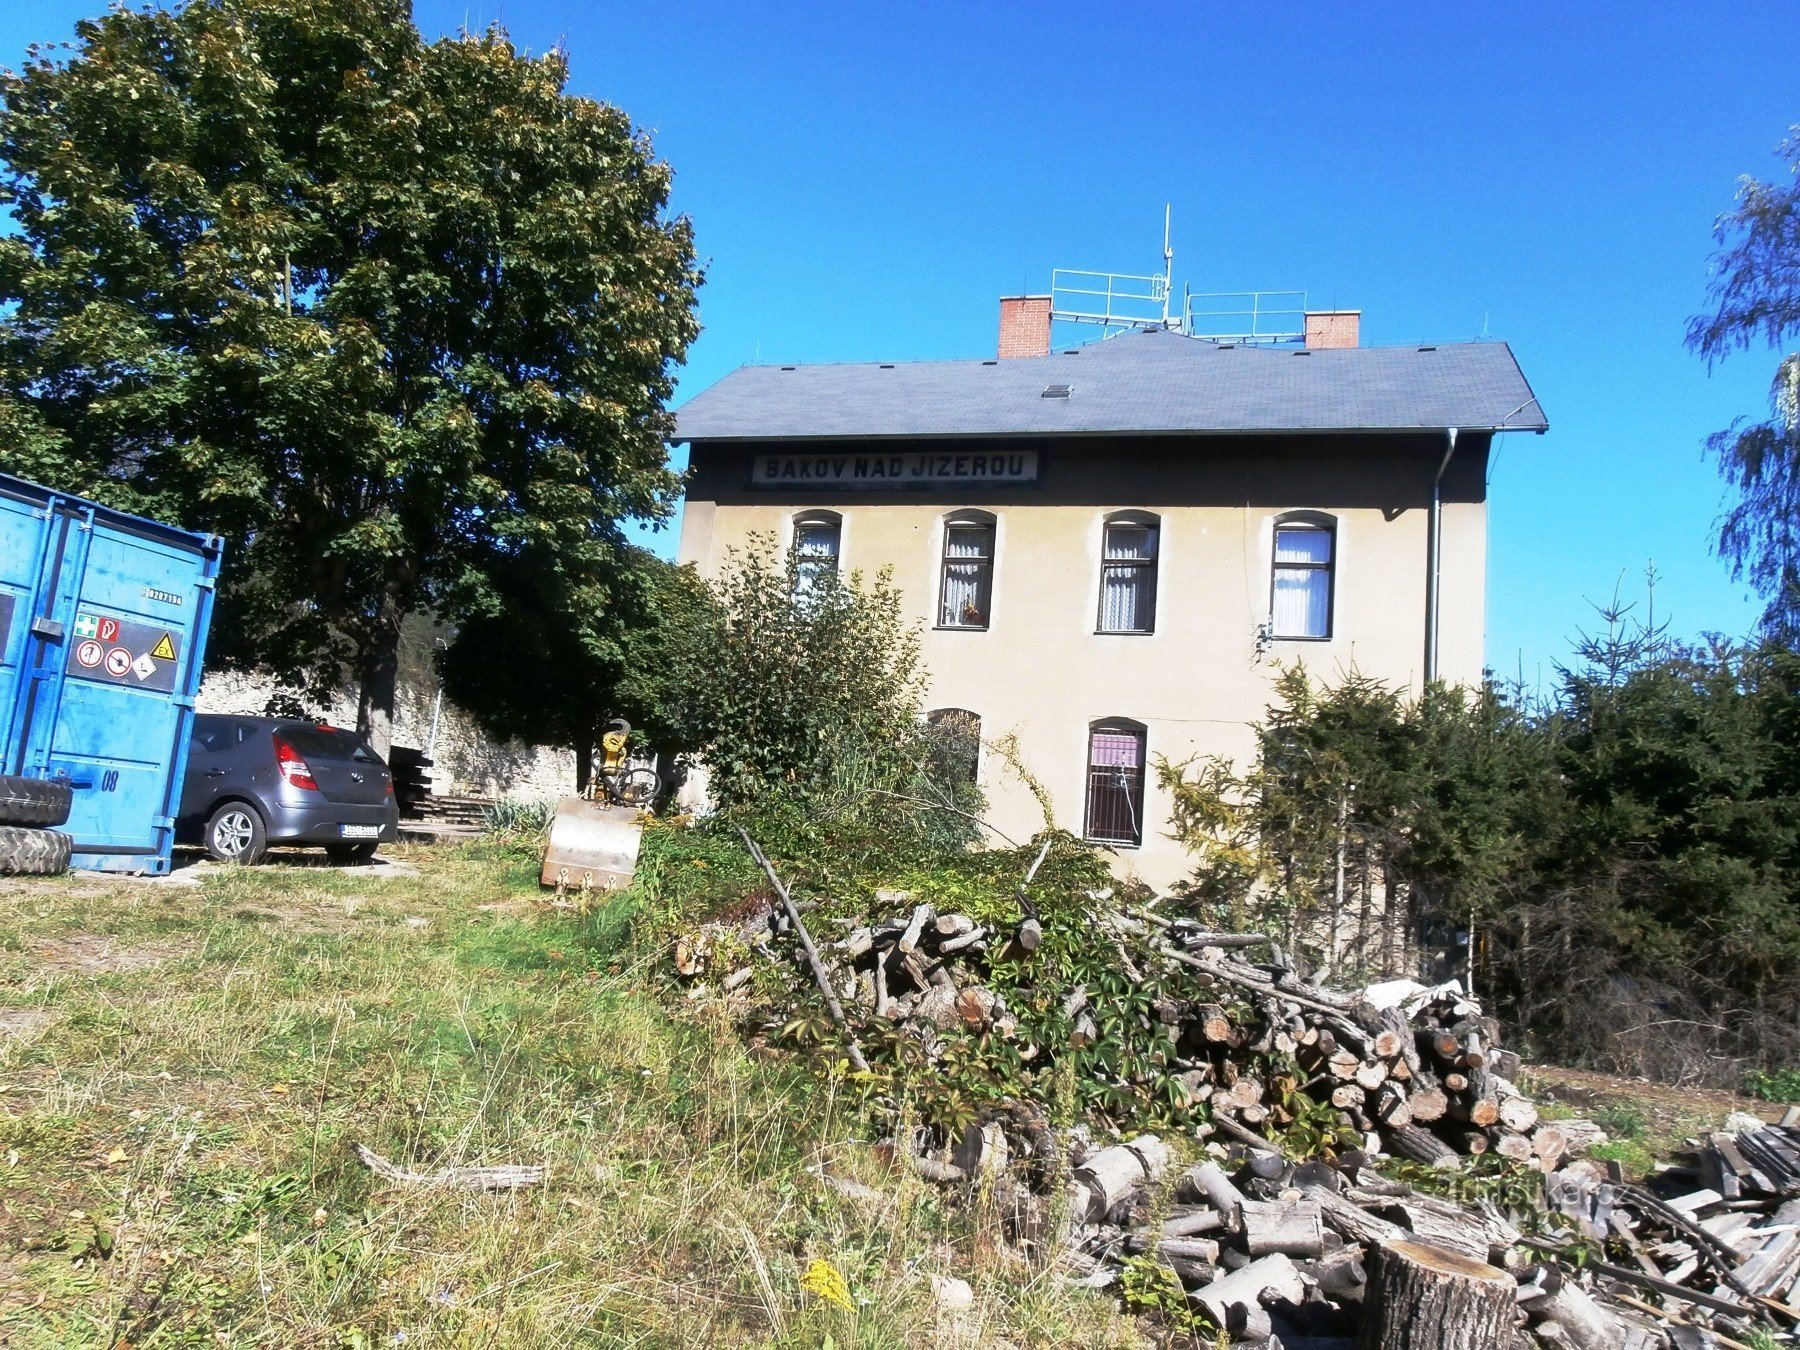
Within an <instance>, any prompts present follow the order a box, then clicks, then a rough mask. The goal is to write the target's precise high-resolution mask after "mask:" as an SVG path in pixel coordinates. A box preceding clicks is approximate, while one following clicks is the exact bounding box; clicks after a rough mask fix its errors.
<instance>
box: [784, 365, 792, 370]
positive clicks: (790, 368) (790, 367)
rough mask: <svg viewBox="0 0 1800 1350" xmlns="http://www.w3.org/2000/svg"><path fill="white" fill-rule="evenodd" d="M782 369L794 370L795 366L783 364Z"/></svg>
mask: <svg viewBox="0 0 1800 1350" xmlns="http://www.w3.org/2000/svg"><path fill="white" fill-rule="evenodd" d="M782 369H783V370H792V369H793V367H792V366H783V367H782Z"/></svg>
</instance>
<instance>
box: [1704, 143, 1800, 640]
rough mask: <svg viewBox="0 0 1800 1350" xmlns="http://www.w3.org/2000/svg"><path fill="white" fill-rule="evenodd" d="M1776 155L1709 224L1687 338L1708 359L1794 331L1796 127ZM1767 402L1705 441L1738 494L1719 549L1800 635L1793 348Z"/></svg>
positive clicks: (1788, 632) (1771, 621)
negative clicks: (1698, 298)
mask: <svg viewBox="0 0 1800 1350" xmlns="http://www.w3.org/2000/svg"><path fill="white" fill-rule="evenodd" d="M1778 153H1779V154H1780V155H1781V156H1782V158H1783V159H1784V160H1786V161H1787V163H1788V170H1789V175H1790V178H1789V181H1786V182H1773V183H1764V182H1760V181H1758V180H1756V179H1751V178H1746V179H1744V180H1743V183H1742V185H1741V186H1740V187H1739V190H1738V198H1737V205H1736V207H1735V208H1734V209H1733V210H1731V211H1729V212H1727V213H1726V214H1725V215H1723V216H1721V217H1720V218H1719V221H1718V224H1717V226H1716V228H1715V233H1716V236H1717V238H1718V241H1719V245H1720V251H1719V253H1718V255H1717V257H1716V258H1715V259H1714V273H1713V279H1712V283H1711V287H1710V292H1711V297H1712V299H1713V302H1714V303H1715V305H1716V306H1717V308H1716V309H1715V311H1714V312H1713V313H1711V314H1704V315H1700V316H1698V317H1696V318H1695V319H1693V320H1692V321H1691V322H1690V323H1689V325H1688V345H1689V346H1690V347H1692V348H1693V349H1694V350H1695V351H1697V352H1699V353H1700V354H1701V355H1702V356H1704V357H1706V359H1707V360H1708V361H1709V362H1712V361H1717V360H1720V359H1721V358H1723V357H1725V356H1726V355H1728V354H1729V353H1731V352H1732V351H1734V350H1737V349H1739V348H1745V349H1747V348H1750V347H1753V346H1755V345H1757V344H1758V343H1762V344H1766V345H1767V346H1768V347H1769V348H1771V349H1774V350H1780V348H1781V347H1782V345H1783V344H1784V343H1786V342H1787V341H1788V340H1790V339H1791V338H1793V337H1794V336H1795V335H1796V334H1800V128H1796V133H1795V134H1793V135H1790V137H1789V138H1788V139H1787V140H1785V141H1783V142H1782V144H1781V146H1780V147H1779V150H1778ZM1770 405H1771V406H1770V416H1769V417H1767V418H1766V419H1764V420H1762V421H1754V422H1753V421H1749V420H1747V419H1740V420H1739V421H1738V422H1736V423H1734V424H1733V425H1732V426H1730V427H1729V428H1727V429H1726V430H1724V431H1721V432H1719V433H1717V434H1716V435H1714V436H1712V437H1710V438H1708V440H1707V448H1708V449H1709V450H1710V451H1711V453H1712V454H1713V455H1714V456H1715V457H1716V458H1717V459H1718V461H1719V467H1720V470H1721V471H1722V472H1723V473H1724V475H1725V477H1726V479H1727V480H1728V481H1729V482H1730V483H1731V484H1732V485H1733V486H1734V487H1735V488H1736V489H1737V493H1738V497H1737V502H1736V503H1735V505H1733V506H1732V507H1731V509H1730V510H1729V511H1727V512H1726V514H1725V517H1724V519H1723V521H1722V522H1721V524H1720V529H1719V551H1720V553H1721V554H1722V555H1723V556H1724V557H1725V558H1727V559H1728V560H1729V561H1730V563H1731V565H1732V569H1733V574H1734V575H1735V576H1739V577H1744V578H1748V580H1749V581H1750V583H1751V584H1752V585H1753V586H1755V587H1756V589H1757V591H1758V593H1760V594H1761V595H1762V597H1763V599H1764V601H1765V603H1766V609H1765V612H1764V621H1765V623H1766V624H1767V625H1768V627H1769V629H1770V630H1771V632H1773V633H1775V634H1776V635H1778V636H1780V637H1782V638H1784V639H1786V640H1792V639H1793V638H1794V637H1796V636H1800V352H1789V353H1787V354H1786V355H1785V356H1783V357H1782V359H1781V362H1780V364H1779V365H1778V366H1777V367H1776V370H1775V380H1774V385H1773V387H1772V389H1771V391H1770Z"/></svg>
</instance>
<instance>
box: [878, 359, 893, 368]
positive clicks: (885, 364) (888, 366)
mask: <svg viewBox="0 0 1800 1350" xmlns="http://www.w3.org/2000/svg"><path fill="white" fill-rule="evenodd" d="M881 368H882V369H883V370H892V369H893V368H894V367H893V363H892V362H888V361H883V362H882V363H881Z"/></svg>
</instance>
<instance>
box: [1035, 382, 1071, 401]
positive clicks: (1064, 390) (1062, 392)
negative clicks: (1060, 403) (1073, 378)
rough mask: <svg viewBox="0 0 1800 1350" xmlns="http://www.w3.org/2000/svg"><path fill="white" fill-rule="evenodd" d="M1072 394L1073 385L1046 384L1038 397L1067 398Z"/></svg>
mask: <svg viewBox="0 0 1800 1350" xmlns="http://www.w3.org/2000/svg"><path fill="white" fill-rule="evenodd" d="M1073 392H1074V386H1073V385H1067V384H1047V385H1045V386H1044V392H1043V393H1042V394H1039V395H1038V397H1039V398H1067V397H1068V396H1069V395H1070V394H1071V393H1073Z"/></svg>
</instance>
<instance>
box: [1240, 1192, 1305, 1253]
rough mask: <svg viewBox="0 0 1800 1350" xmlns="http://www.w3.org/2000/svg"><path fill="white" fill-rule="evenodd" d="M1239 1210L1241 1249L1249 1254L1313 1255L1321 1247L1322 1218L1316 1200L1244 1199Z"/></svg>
mask: <svg viewBox="0 0 1800 1350" xmlns="http://www.w3.org/2000/svg"><path fill="white" fill-rule="evenodd" d="M1241 1212H1242V1214H1243V1219H1244V1249H1245V1250H1246V1251H1248V1252H1249V1253H1250V1255H1252V1256H1267V1255H1269V1253H1271V1252H1282V1253H1285V1254H1286V1255H1288V1256H1304V1257H1315V1256H1318V1255H1319V1254H1320V1253H1321V1252H1323V1251H1324V1250H1325V1220H1324V1215H1323V1212H1322V1211H1321V1210H1320V1208H1319V1202H1318V1201H1316V1200H1285V1201H1284V1200H1271V1201H1261V1200H1246V1201H1245V1202H1244V1203H1243V1205H1242V1207H1241Z"/></svg>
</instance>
